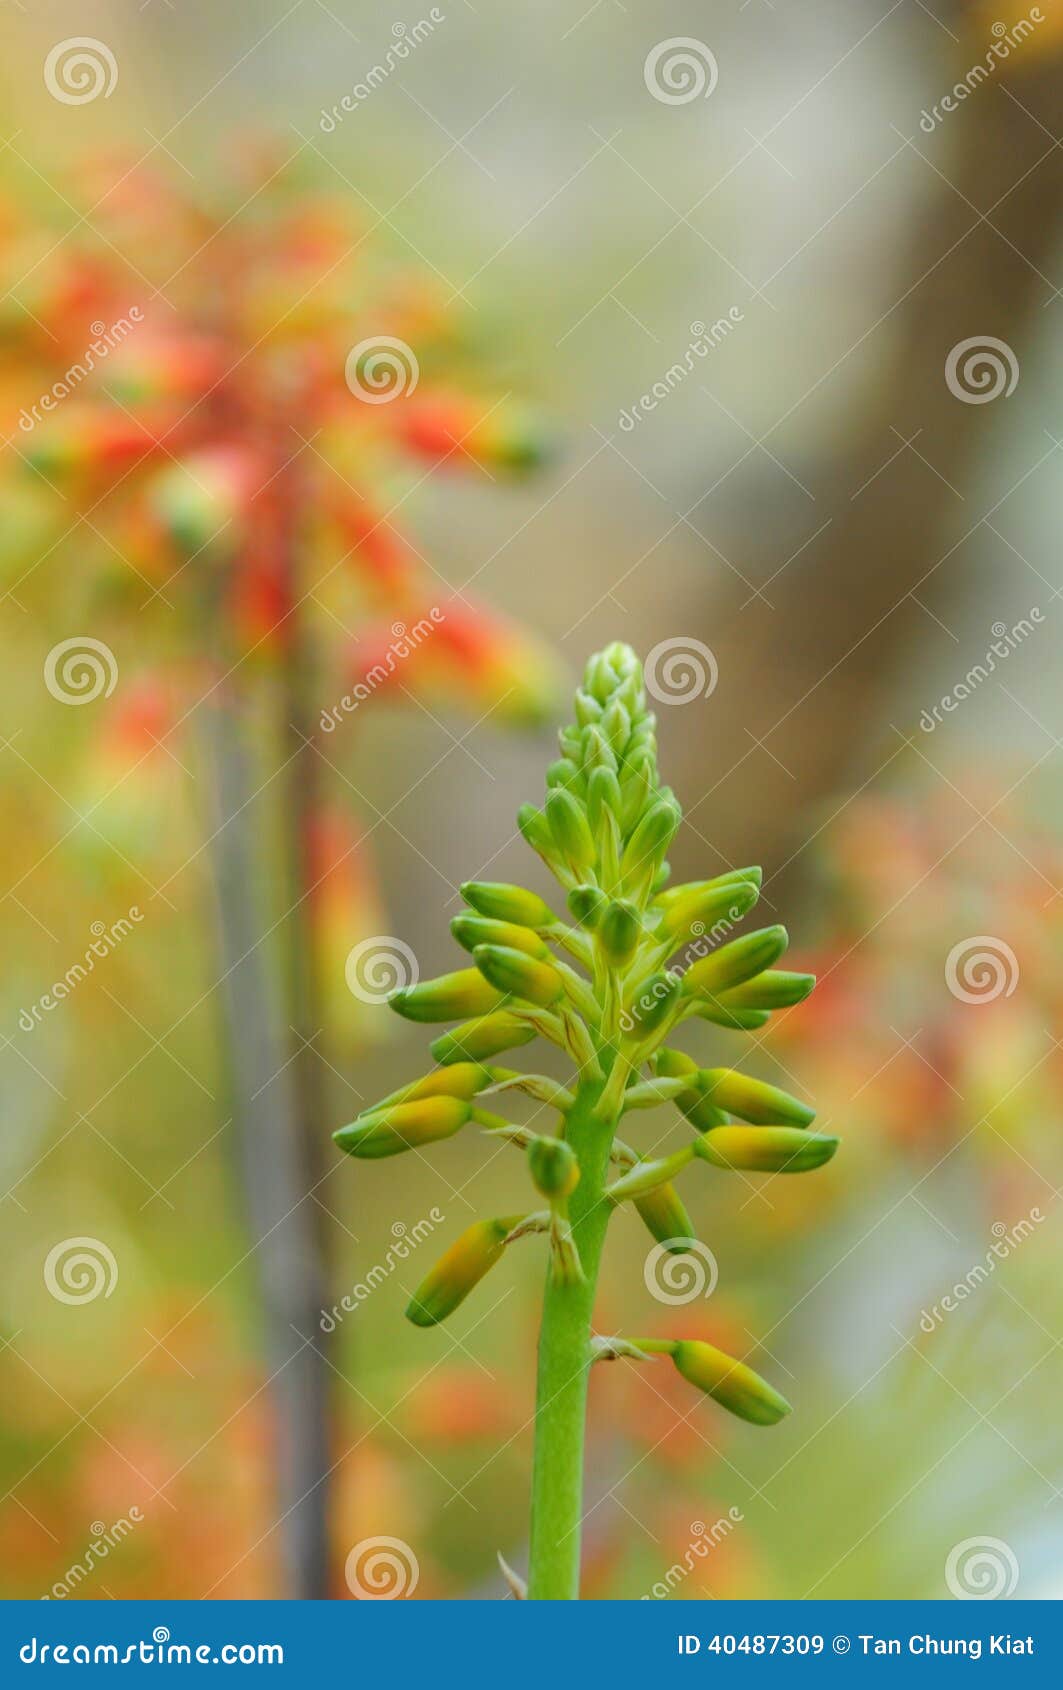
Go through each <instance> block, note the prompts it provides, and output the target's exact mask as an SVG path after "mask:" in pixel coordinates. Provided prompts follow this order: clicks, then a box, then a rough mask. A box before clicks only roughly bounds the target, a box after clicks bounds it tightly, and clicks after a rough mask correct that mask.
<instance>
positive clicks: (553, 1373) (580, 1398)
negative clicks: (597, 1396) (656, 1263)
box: [528, 1080, 616, 1601]
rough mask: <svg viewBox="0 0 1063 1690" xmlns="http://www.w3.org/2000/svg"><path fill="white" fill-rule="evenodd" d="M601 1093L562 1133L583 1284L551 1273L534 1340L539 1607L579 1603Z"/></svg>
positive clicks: (534, 1537)
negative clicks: (575, 1171) (573, 1180)
mask: <svg viewBox="0 0 1063 1690" xmlns="http://www.w3.org/2000/svg"><path fill="white" fill-rule="evenodd" d="M601 1092H602V1082H601V1080H596V1081H591V1080H586V1081H584V1082H583V1084H582V1085H581V1086H580V1088H579V1091H578V1092H577V1094H576V1102H575V1104H574V1106H573V1108H572V1109H571V1110H570V1112H569V1115H568V1120H567V1125H566V1128H565V1137H566V1139H567V1141H568V1143H569V1144H570V1145H571V1146H572V1149H573V1150H574V1151H575V1153H576V1156H577V1158H578V1161H579V1166H580V1181H579V1184H578V1185H577V1187H576V1189H575V1191H574V1192H573V1193H572V1195H571V1197H570V1198H569V1217H570V1219H571V1222H572V1232H573V1236H574V1238H575V1240H576V1244H577V1246H578V1248H579V1253H580V1260H581V1262H582V1265H583V1273H584V1282H583V1283H582V1284H580V1285H561V1284H558V1283H557V1282H556V1281H555V1279H554V1275H553V1271H552V1270H551V1271H550V1272H549V1273H548V1276H547V1282H546V1295H545V1299H544V1302H543V1321H542V1327H541V1330H540V1334H539V1381H538V1391H537V1396H536V1404H535V1458H534V1466H533V1472H532V1511H531V1555H530V1565H529V1574H528V1595H529V1597H531V1598H532V1599H533V1600H534V1599H538V1600H540V1601H542V1600H550V1599H558V1598H560V1599H562V1600H566V1601H574V1600H576V1599H577V1598H578V1596H579V1572H580V1538H581V1526H582V1520H583V1434H584V1424H585V1421H586V1414H587V1378H588V1374H589V1371H590V1336H591V1316H592V1314H593V1312H594V1292H595V1286H596V1284H597V1281H598V1268H599V1264H600V1262H601V1255H602V1246H603V1244H604V1243H605V1233H606V1228H607V1227H608V1225H609V1216H610V1213H611V1205H610V1204H609V1203H607V1202H606V1201H605V1200H604V1198H603V1196H602V1193H603V1191H604V1188H605V1180H606V1175H607V1171H608V1167H609V1151H610V1146H611V1144H612V1138H613V1130H614V1127H615V1125H616V1123H615V1122H614V1121H603V1120H601V1119H595V1116H594V1107H595V1105H596V1103H597V1102H598V1099H599V1097H600V1096H601Z"/></svg>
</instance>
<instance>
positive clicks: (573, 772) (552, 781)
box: [546, 757, 583, 792]
mask: <svg viewBox="0 0 1063 1690" xmlns="http://www.w3.org/2000/svg"><path fill="white" fill-rule="evenodd" d="M546 784H547V786H571V787H574V788H575V789H576V791H577V792H578V791H579V789H580V788H581V787H582V785H583V774H582V772H581V771H580V769H578V768H577V766H576V764H575V763H574V762H573V761H572V759H571V758H570V757H559V758H558V759H557V762H556V763H551V764H550V767H549V768H548V769H547V771H546Z"/></svg>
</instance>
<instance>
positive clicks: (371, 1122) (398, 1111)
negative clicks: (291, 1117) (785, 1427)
mask: <svg viewBox="0 0 1063 1690" xmlns="http://www.w3.org/2000/svg"><path fill="white" fill-rule="evenodd" d="M471 1114H472V1110H471V1109H470V1107H469V1105H468V1103H467V1102H466V1100H465V1099H464V1098H460V1097H421V1098H418V1099H417V1100H416V1101H415V1102H413V1103H394V1104H391V1105H390V1106H389V1107H388V1108H385V1109H375V1110H372V1111H371V1112H370V1113H369V1114H368V1115H361V1116H359V1118H358V1120H357V1121H352V1122H351V1124H350V1126H348V1127H341V1128H340V1129H339V1131H338V1132H336V1133H333V1135H332V1136H333V1138H334V1139H335V1140H336V1143H337V1144H338V1145H339V1147H340V1149H341V1150H346V1151H347V1153H348V1154H349V1155H351V1156H360V1157H364V1158H371V1159H375V1158H377V1157H380V1156H398V1155H399V1154H400V1153H401V1152H402V1151H403V1150H419V1149H420V1148H421V1147H422V1146H423V1145H426V1144H435V1143H437V1142H438V1140H440V1139H443V1138H450V1137H452V1136H453V1134H454V1133H456V1132H457V1131H458V1130H459V1128H461V1127H463V1126H464V1125H465V1123H466V1121H467V1120H468V1119H469V1117H470V1115H471Z"/></svg>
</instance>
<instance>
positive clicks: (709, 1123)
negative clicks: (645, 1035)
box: [654, 1049, 727, 1133]
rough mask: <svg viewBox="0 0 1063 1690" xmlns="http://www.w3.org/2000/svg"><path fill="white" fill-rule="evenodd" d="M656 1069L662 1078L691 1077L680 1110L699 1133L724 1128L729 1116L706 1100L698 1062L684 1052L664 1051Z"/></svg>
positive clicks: (680, 1098) (681, 1095)
mask: <svg viewBox="0 0 1063 1690" xmlns="http://www.w3.org/2000/svg"><path fill="white" fill-rule="evenodd" d="M654 1066H655V1068H656V1070H657V1073H658V1074H659V1075H660V1076H661V1078H662V1079H670V1080H673V1079H674V1080H680V1079H682V1080H685V1079H686V1077H687V1075H688V1074H689V1076H690V1085H689V1086H688V1087H684V1089H683V1090H682V1091H681V1092H680V1093H679V1095H678V1096H677V1098H676V1100H675V1101H676V1107H677V1108H679V1109H681V1110H682V1111H683V1114H684V1115H685V1116H686V1118H687V1120H688V1121H689V1122H690V1124H691V1126H693V1127H697V1129H698V1132H699V1133H707V1132H711V1131H712V1129H713V1128H714V1127H722V1126H723V1124H724V1122H725V1121H726V1119H727V1116H726V1115H725V1113H724V1111H723V1109H722V1108H720V1107H719V1106H718V1105H715V1104H714V1103H712V1102H710V1101H709V1100H708V1099H707V1098H706V1096H705V1093H704V1088H703V1086H702V1085H701V1077H700V1074H699V1071H698V1066H697V1063H696V1062H694V1061H693V1060H692V1058H691V1057H689V1056H685V1055H684V1054H683V1052H682V1051H681V1050H667V1049H661V1050H659V1051H658V1052H657V1058H656V1061H655V1063H654Z"/></svg>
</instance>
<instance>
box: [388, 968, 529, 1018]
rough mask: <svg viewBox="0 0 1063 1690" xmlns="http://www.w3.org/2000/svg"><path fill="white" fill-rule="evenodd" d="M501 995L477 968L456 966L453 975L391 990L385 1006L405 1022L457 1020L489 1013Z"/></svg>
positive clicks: (495, 1007) (499, 1001)
mask: <svg viewBox="0 0 1063 1690" xmlns="http://www.w3.org/2000/svg"><path fill="white" fill-rule="evenodd" d="M504 997H505V994H504V992H502V991H500V990H496V989H495V988H494V987H492V986H489V985H488V983H487V981H486V979H485V978H484V976H483V974H482V973H481V972H480V970H479V969H478V968H459V969H458V970H457V972H456V973H454V974H441V975H439V977H438V979H435V980H421V981H419V982H418V983H417V985H416V986H404V987H402V988H401V989H400V990H399V991H397V992H392V994H391V996H390V998H389V999H388V1005H389V1007H390V1008H391V1009H393V1010H394V1011H395V1013H396V1014H397V1015H402V1016H404V1017H405V1018H406V1020H407V1021H461V1020H463V1019H464V1018H465V1016H467V1015H487V1014H489V1012H490V1011H491V1010H492V1009H497V1008H498V1005H499V1004H500V1003H502V1002H503V1000H504Z"/></svg>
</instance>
